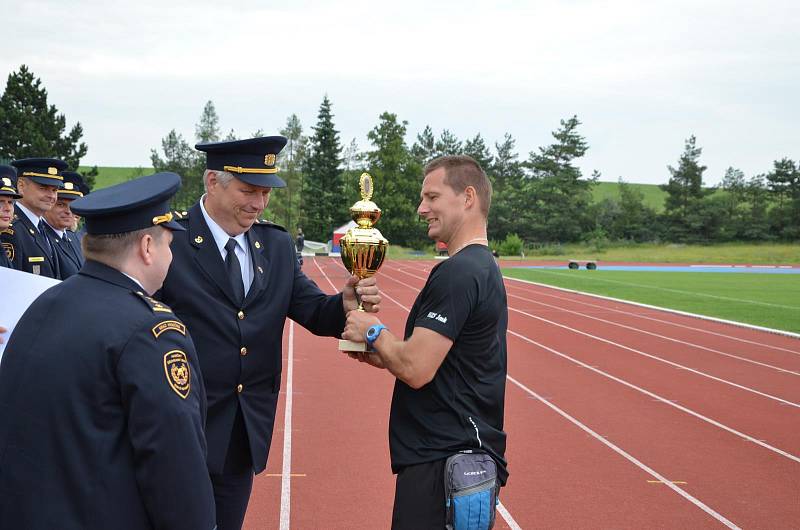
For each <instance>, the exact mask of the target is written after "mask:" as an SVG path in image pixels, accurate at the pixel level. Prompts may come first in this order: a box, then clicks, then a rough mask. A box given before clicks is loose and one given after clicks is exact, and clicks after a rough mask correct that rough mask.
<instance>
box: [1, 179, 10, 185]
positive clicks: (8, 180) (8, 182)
mask: <svg viewBox="0 0 800 530" xmlns="http://www.w3.org/2000/svg"><path fill="white" fill-rule="evenodd" d="M3 186H11V179H10V178H8V177H3Z"/></svg>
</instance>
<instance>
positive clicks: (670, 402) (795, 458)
mask: <svg viewBox="0 0 800 530" xmlns="http://www.w3.org/2000/svg"><path fill="white" fill-rule="evenodd" d="M387 277H388V278H389V279H391V280H393V281H395V282H397V283H399V284H401V285H404V286H406V287H409V288H411V289H415V290H418V289H416V287H413V286H411V285H409V284H407V283H404V282H402V281H400V280H398V279H396V278H393V277H391V276H387ZM509 309H511V308H509ZM515 311H518V310H515ZM568 329H570V328H568ZM508 333H509V334H511V335H514V336H516V337H519V338H520V339H522V340H524V341H526V342H529V343H531V344H534V345H536V346H539V347H540V348H542V349H544V350H546V351H549V352H550V353H553V354H555V355H558V356H560V357H563V358H565V359H567V360H569V361H571V362H573V363H575V364H577V365H579V366H582V367H584V368H587V369H589V370H592V371H594V372H596V373H598V374H600V375H602V376H604V377H607V378H609V379H611V380H613V381H616V382H617V383H620V384H622V385H625V386H627V387H629V388H632V389H634V390H637V391H639V392H642V393H643V394H645V395H647V396H649V397H651V398H653V399H656V400H658V401H661V402H664V403H666V404H667V405H670V406H672V407H675V408H676V409H678V410H680V411H682V412H685V413H687V414H689V415H691V416H694V417H695V418H698V419H700V420H703V421H705V422H707V423H710V424H711V425H714V426H715V427H718V428H720V429H722V430H724V431H727V432H729V433H731V434H734V435H736V436H739V437H740V438H743V439H745V440H747V441H749V442H753V443H755V444H758V445H760V446H761V447H764V448H765V449H768V450H770V451H772V452H774V453H777V454H779V455H781V456H783V457H786V458H788V459H789V460H793V461H795V462H798V463H800V457H798V456H795V455H793V454H791V453H787V452H786V451H784V450H782V449H779V448H777V447H774V446H772V445H769V444H767V443H765V442H763V441H760V440H758V439H757V438H754V437H752V436H750V435H747V434H745V433H743V432H740V431H737V430H736V429H734V428H732V427H728V426H727V425H725V424H722V423H720V422H718V421H716V420H713V419H711V418H708V417H706V416H703V415H702V414H700V413H698V412H695V411H693V410H691V409H688V408H686V407H684V406H682V405H678V404H677V403H674V402H673V400H669V399H666V398H664V397H662V396H659V395H658V394H654V393H653V392H650V391H649V390H645V389H644V388H641V387H638V386H636V385H634V384H633V383H629V382H628V381H625V380H624V379H620V378H618V377H616V376H613V375H611V374H609V373H607V372H604V371H602V370H600V369H598V368H597V367H596V366H592V365H589V364H586V363H584V362H582V361H579V360H578V359H575V358H573V357H570V356H569V355H567V354H565V353H561V352H559V351H557V350H554V349H552V348H549V347H547V346H545V345H544V344H541V343H539V342H536V341H534V340H533V339H530V338H528V337H526V336H525V335H521V334H519V333H517V332H515V331H513V330H511V329H509V330H508ZM689 370H690V369H689ZM734 384H735V383H734ZM778 399H780V398H778ZM787 403H788V404H791V405H794V404H792V403H791V402H787ZM794 406H797V405H794Z"/></svg>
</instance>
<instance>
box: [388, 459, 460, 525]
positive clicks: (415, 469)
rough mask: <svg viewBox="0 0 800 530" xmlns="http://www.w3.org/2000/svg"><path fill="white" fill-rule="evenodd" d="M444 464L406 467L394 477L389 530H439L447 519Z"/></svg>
mask: <svg viewBox="0 0 800 530" xmlns="http://www.w3.org/2000/svg"><path fill="white" fill-rule="evenodd" d="M444 463H445V460H435V461H433V462H426V463H424V464H417V465H413V466H407V467H404V468H403V469H401V470H400V472H399V473H398V474H397V484H396V486H395V492H394V510H393V511H392V530H428V529H430V530H442V529H443V528H444V525H445V520H446V517H447V513H446V509H445V499H444Z"/></svg>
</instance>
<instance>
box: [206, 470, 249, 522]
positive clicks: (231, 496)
mask: <svg viewBox="0 0 800 530" xmlns="http://www.w3.org/2000/svg"><path fill="white" fill-rule="evenodd" d="M211 485H212V486H213V487H214V502H215V504H216V506H217V530H241V528H242V524H244V514H245V513H246V512H247V503H248V502H249V501H250V492H251V491H252V490H253V470H252V469H251V470H249V471H246V472H245V473H241V474H238V475H211Z"/></svg>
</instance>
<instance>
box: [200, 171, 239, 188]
mask: <svg viewBox="0 0 800 530" xmlns="http://www.w3.org/2000/svg"><path fill="white" fill-rule="evenodd" d="M209 173H215V174H216V175H217V180H218V181H219V183H220V184H222V187H223V188H227V187H228V184H230V182H231V180H233V179H234V176H233V173H231V172H229V171H219V170H217V169H206V170H205V172H204V173H203V189H205V191H206V193H208V174H209Z"/></svg>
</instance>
